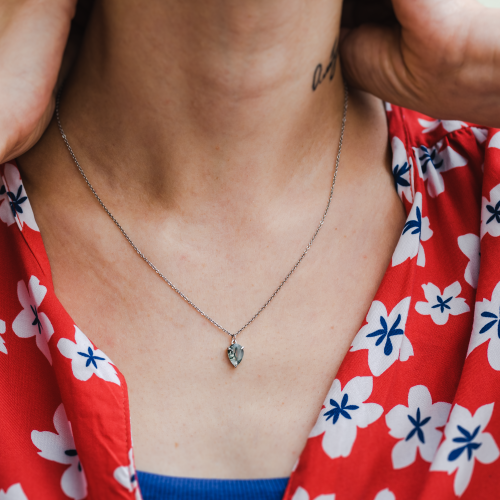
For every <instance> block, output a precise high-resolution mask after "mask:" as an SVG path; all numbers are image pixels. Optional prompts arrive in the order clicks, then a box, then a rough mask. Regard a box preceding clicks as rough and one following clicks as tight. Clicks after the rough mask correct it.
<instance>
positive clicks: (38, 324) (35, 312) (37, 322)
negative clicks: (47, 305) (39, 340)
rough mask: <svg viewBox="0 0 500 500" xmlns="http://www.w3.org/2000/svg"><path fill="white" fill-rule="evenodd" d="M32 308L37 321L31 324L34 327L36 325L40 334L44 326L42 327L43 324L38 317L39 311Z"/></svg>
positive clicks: (34, 307)
mask: <svg viewBox="0 0 500 500" xmlns="http://www.w3.org/2000/svg"><path fill="white" fill-rule="evenodd" d="M30 307H31V312H32V313H33V315H34V316H35V319H34V320H33V322H32V323H31V324H32V325H33V326H35V325H36V326H37V327H38V333H42V330H43V326H42V323H40V318H39V317H38V309H37V308H36V306H30Z"/></svg>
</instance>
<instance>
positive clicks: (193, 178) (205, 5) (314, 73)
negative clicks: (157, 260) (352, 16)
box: [61, 0, 343, 206]
mask: <svg viewBox="0 0 500 500" xmlns="http://www.w3.org/2000/svg"><path fill="white" fill-rule="evenodd" d="M340 10H341V3H340V1H336V0H315V1H313V2H311V1H306V0H265V1H263V0H238V1H234V0H203V1H201V0H191V1H186V0H183V1H180V0H148V1H145V0H143V1H139V0H135V1H134V0H101V1H99V0H98V3H97V5H96V7H95V10H94V13H93V15H92V18H91V20H90V23H89V29H88V33H87V37H86V41H85V42H84V45H83V48H82V52H81V56H80V58H79V61H78V64H77V66H76V68H75V71H74V72H73V75H72V77H71V78H70V80H69V82H68V84H67V86H66V89H65V92H64V96H63V101H62V107H61V113H62V120H63V124H64V126H65V129H66V133H67V134H68V136H69V138H70V141H71V142H72V143H73V144H74V146H75V149H76V152H77V155H78V156H80V158H82V159H83V160H84V163H85V164H87V165H90V167H89V168H93V167H92V165H94V166H95V167H96V171H99V172H101V173H102V174H103V175H104V176H105V177H108V179H110V180H112V181H113V182H118V183H121V182H123V184H124V185H125V184H126V183H127V182H130V175H133V176H134V178H135V179H137V166H138V165H140V168H141V179H139V181H138V182H139V183H140V184H141V188H144V187H145V185H146V186H147V187H149V188H150V189H152V190H153V192H154V193H155V195H156V198H158V199H161V200H163V201H165V200H167V199H168V200H169V201H168V202H169V204H172V203H173V205H177V203H176V198H177V197H178V196H182V199H183V205H184V206H186V201H187V200H186V195H187V194H188V193H191V194H193V195H195V196H194V197H195V198H196V200H197V203H199V201H200V197H206V198H207V201H210V200H209V199H213V200H216V201H217V202H224V201H228V200H231V199H235V198H236V199H238V200H239V202H241V201H242V196H243V197H245V196H248V197H249V198H248V199H249V200H250V199H251V200H253V202H255V201H258V198H259V194H258V193H261V195H262V196H263V197H264V196H265V197H268V196H269V195H272V194H273V193H272V192H271V191H272V190H277V189H279V190H282V191H283V190H286V188H287V183H288V180H287V179H290V178H292V177H293V176H294V174H295V173H299V174H300V176H302V174H304V173H305V172H306V173H308V175H311V172H312V173H313V174H314V175H317V174H316V173H315V169H312V168H311V166H312V165H315V166H316V165H318V168H319V170H320V171H321V166H322V165H323V166H324V169H323V170H322V171H323V173H324V172H325V169H331V165H332V158H333V157H334V152H335V148H336V142H337V138H338V130H339V128H340V116H341V113H342V103H343V84H342V80H341V75H340V68H339V64H338V61H337V60H336V59H337V58H336V49H335V48H334V49H333V50H332V46H334V44H335V41H336V34H337V33H338V29H339V19H340ZM332 62H333V65H332V64H331V63H332ZM319 64H321V65H322V67H321V68H318V69H316V68H317V66H318V65H319ZM329 65H330V69H329V70H328V68H329ZM335 70H336V71H335ZM333 76H334V77H333ZM332 77H333V78H332ZM313 87H314V88H315V90H313ZM316 146H317V147H316ZM103 158H105V165H103ZM97 167H98V168H97ZM316 170H317V169H316ZM322 179H324V177H322ZM200 180H201V181H202V182H200ZM158 195H159V196H158ZM164 195H167V196H164ZM171 206H172V205H171Z"/></svg>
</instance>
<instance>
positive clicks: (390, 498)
mask: <svg viewBox="0 0 500 500" xmlns="http://www.w3.org/2000/svg"><path fill="white" fill-rule="evenodd" d="M374 500H396V495H394V493H393V492H392V491H391V490H390V489H389V488H385V489H383V490H382V491H379V492H378V493H377V496H376V497H375V499H374Z"/></svg>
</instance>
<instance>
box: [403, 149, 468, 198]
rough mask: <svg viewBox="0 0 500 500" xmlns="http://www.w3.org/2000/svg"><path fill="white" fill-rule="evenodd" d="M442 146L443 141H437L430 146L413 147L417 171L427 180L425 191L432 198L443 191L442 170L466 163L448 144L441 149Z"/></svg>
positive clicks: (462, 165)
mask: <svg viewBox="0 0 500 500" xmlns="http://www.w3.org/2000/svg"><path fill="white" fill-rule="evenodd" d="M442 146H443V141H439V142H438V143H436V145H435V146H434V147H431V148H428V147H426V146H420V147H419V148H413V150H414V151H415V162H416V164H417V167H418V173H419V175H420V177H421V178H422V179H423V180H424V181H427V191H428V193H429V195H430V196H432V197H433V198H434V197H436V196H438V195H440V194H441V193H443V192H444V180H443V176H442V175H441V174H442V173H443V172H446V171H448V170H451V169H452V168H457V167H464V166H465V165H467V160H466V159H465V158H464V157H463V156H460V155H459V154H458V153H457V152H456V151H454V150H453V149H452V148H450V146H446V147H445V148H444V149H441V148H442Z"/></svg>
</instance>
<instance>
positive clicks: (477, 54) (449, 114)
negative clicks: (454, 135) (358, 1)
mask: <svg viewBox="0 0 500 500" xmlns="http://www.w3.org/2000/svg"><path fill="white" fill-rule="evenodd" d="M392 4H393V8H394V13H395V15H396V17H397V19H398V21H399V23H400V25H401V26H397V27H382V26H374V25H363V26H361V27H359V28H356V29H354V30H347V32H345V33H344V34H343V38H342V40H341V44H340V53H341V58H342V66H343V70H344V75H345V77H346V79H347V81H348V82H350V83H351V84H352V85H353V86H355V87H358V88H361V89H363V90H366V91H368V92H370V93H372V94H375V95H376V96H378V97H380V98H381V99H383V100H385V101H388V102H391V103H393V104H397V105H400V106H404V107H407V108H412V109H415V110H417V111H420V112H422V113H424V114H427V115H430V116H433V117H435V118H441V119H458V120H465V121H469V122H473V123H477V124H481V125H489V126H492V127H500V37H499V36H498V29H499V26H500V9H493V8H487V7H484V6H482V5H481V4H480V3H478V2H477V0H392Z"/></svg>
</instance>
